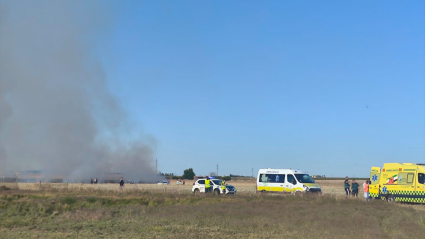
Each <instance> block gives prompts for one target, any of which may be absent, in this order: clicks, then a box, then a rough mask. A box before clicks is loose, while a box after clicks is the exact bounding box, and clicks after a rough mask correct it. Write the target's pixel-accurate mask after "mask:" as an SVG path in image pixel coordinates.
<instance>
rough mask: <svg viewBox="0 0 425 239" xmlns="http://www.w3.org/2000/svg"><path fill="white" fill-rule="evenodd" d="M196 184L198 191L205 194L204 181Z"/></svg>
mask: <svg viewBox="0 0 425 239" xmlns="http://www.w3.org/2000/svg"><path fill="white" fill-rule="evenodd" d="M198 184H199V191H200V192H201V193H204V192H205V180H199V181H198Z"/></svg>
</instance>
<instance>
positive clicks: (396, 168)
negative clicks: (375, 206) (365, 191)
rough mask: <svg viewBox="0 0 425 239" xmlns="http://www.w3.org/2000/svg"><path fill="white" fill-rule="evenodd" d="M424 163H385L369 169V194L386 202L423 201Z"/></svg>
mask: <svg viewBox="0 0 425 239" xmlns="http://www.w3.org/2000/svg"><path fill="white" fill-rule="evenodd" d="M424 181H425V164H416V163H385V164H384V166H383V167H382V170H381V168H379V167H372V168H371V171H370V182H371V184H370V185H369V196H370V197H371V198H377V199H383V200H387V201H388V202H394V201H395V202H409V203H425V184H424V183H425V182H424Z"/></svg>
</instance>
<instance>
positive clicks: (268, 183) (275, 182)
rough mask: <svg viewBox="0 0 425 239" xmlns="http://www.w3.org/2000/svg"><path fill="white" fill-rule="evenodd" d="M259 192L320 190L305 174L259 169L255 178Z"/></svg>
mask: <svg viewBox="0 0 425 239" xmlns="http://www.w3.org/2000/svg"><path fill="white" fill-rule="evenodd" d="M257 191H259V192H282V193H285V192H286V193H294V192H317V193H321V192H322V189H321V188H320V186H319V185H317V184H316V183H315V182H314V180H313V179H312V178H311V177H310V175H308V174H307V173H306V172H304V171H301V170H294V169H270V168H269V169H260V170H259V171H258V176H257Z"/></svg>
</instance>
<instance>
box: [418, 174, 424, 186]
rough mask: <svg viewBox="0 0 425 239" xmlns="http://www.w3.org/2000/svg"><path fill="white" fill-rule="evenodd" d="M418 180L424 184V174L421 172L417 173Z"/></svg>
mask: <svg viewBox="0 0 425 239" xmlns="http://www.w3.org/2000/svg"><path fill="white" fill-rule="evenodd" d="M418 182H419V183H420V184H425V174H423V173H418Z"/></svg>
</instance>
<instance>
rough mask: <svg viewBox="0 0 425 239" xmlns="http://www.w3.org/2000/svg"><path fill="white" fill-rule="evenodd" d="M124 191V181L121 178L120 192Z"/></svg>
mask: <svg viewBox="0 0 425 239" xmlns="http://www.w3.org/2000/svg"><path fill="white" fill-rule="evenodd" d="M123 189H124V179H123V178H122V177H121V178H120V190H121V191H122V190H123Z"/></svg>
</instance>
